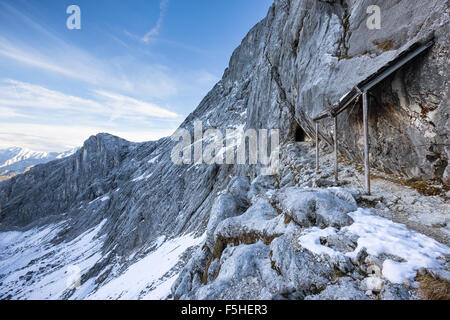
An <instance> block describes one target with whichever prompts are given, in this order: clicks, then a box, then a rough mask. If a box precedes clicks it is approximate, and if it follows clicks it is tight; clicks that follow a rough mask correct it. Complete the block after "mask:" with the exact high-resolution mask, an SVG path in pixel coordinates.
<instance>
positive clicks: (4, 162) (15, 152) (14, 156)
mask: <svg viewBox="0 0 450 320" xmlns="http://www.w3.org/2000/svg"><path fill="white" fill-rule="evenodd" d="M77 150H78V148H74V149H71V150H68V151H64V152H60V153H59V152H42V151H33V150H30V149H27V148H19V147H11V148H7V149H0V173H1V172H7V173H8V174H11V173H22V172H24V171H25V170H26V169H27V168H29V167H30V166H35V165H37V164H41V163H46V162H49V161H52V160H55V159H62V158H65V157H68V156H70V155H72V154H74V153H75V152H76V151H77Z"/></svg>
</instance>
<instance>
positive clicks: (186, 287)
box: [0, 0, 449, 299]
mask: <svg viewBox="0 0 450 320" xmlns="http://www.w3.org/2000/svg"><path fill="white" fill-rule="evenodd" d="M369 2H370V1H365V0H364V1H340V2H337V1H313V2H312V1H300V0H299V1H294V0H291V1H287V0H276V1H275V2H274V5H273V6H272V7H271V9H270V10H269V12H268V15H267V17H266V18H265V19H263V20H262V21H261V22H260V23H258V24H257V25H256V26H255V27H254V28H252V30H251V31H250V32H249V34H248V35H247V36H246V37H245V38H244V39H243V41H242V43H241V45H240V46H239V47H238V48H237V49H236V50H235V51H234V53H233V55H232V57H231V59H230V64H229V67H228V68H227V69H226V70H225V72H224V75H223V78H222V79H221V80H220V81H219V82H218V83H217V84H216V85H215V86H214V88H213V89H212V90H211V91H210V92H209V93H208V94H207V95H206V97H205V98H204V99H203V100H202V102H201V103H200V105H199V106H198V107H197V108H196V109H195V110H194V111H193V112H192V113H191V114H190V115H189V116H188V117H187V118H186V120H185V121H184V122H183V124H182V125H181V128H185V129H187V130H188V131H189V132H191V133H192V132H193V126H194V121H195V120H200V121H201V122H202V123H203V127H204V130H207V129H214V128H221V129H227V128H230V129H232V128H242V127H243V128H244V129H248V128H252V129H279V130H280V143H281V148H280V151H281V155H280V156H281V166H280V168H279V172H278V174H276V175H274V176H266V175H263V174H261V166H259V165H237V164H236V165H232V164H226V165H217V164H213V165H206V164H186V165H175V164H174V163H173V162H172V159H171V157H170V153H171V150H172V149H173V147H174V146H175V145H176V142H175V141H172V140H171V139H170V137H167V138H163V139H160V140H158V141H152V142H145V143H131V142H128V141H125V140H123V139H120V138H118V137H114V136H111V135H107V134H99V135H97V136H92V137H90V138H89V139H88V140H87V141H86V142H85V143H84V145H83V147H82V148H80V150H78V151H77V152H76V153H75V154H74V155H72V156H70V157H67V158H64V159H61V160H57V161H53V162H50V163H47V164H45V165H40V166H36V167H34V168H32V169H31V170H29V171H28V172H26V173H24V174H22V175H20V176H17V177H13V178H12V179H10V180H8V181H5V182H3V183H0V204H1V212H0V231H1V232H0V244H2V243H3V244H4V245H3V246H2V247H1V248H2V253H4V255H5V256H6V257H7V258H8V259H5V261H6V262H5V264H3V265H2V264H1V263H0V282H2V283H3V289H2V290H0V297H1V298H3V297H8V296H10V297H12V298H14V297H16V298H17V297H18V298H20V297H30V296H32V297H34V296H35V295H36V292H35V289H34V288H35V287H34V286H35V285H34V284H32V283H31V282H32V281H35V282H36V283H38V284H41V285H45V286H47V285H48V284H49V283H50V282H49V281H50V280H49V279H53V278H55V279H56V278H57V279H58V281H59V282H58V283H62V281H63V280H61V279H64V276H63V275H62V274H63V270H64V269H65V267H67V265H68V264H74V265H79V266H80V269H81V279H80V287H78V288H67V287H65V286H64V285H63V284H61V285H60V287H58V288H53V287H51V286H50V288H51V290H50V289H49V291H48V292H43V293H42V296H41V297H43V298H49V297H57V298H67V299H69V298H74V299H82V298H89V297H97V298H101V297H107V298H120V297H121V296H122V294H123V295H124V296H127V297H128V296H132V297H133V298H143V297H146V296H149V295H150V296H152V297H153V298H168V297H169V295H171V296H172V297H173V298H175V299H195V298H197V299H199V298H201V299H213V298H223V299H230V298H234V299H235V298H242V299H246V298H247V299H248V298H254V299H306V298H308V299H313V298H325V299H326V298H328V299H332V298H339V297H340V298H361V299H362V298H367V299H376V298H382V299H388V298H389V297H391V298H392V297H394V298H400V299H414V298H417V297H418V295H419V293H418V291H417V289H416V288H415V287H414V286H415V285H414V277H413V276H414V273H417V272H428V271H426V270H431V271H432V272H435V273H437V274H440V275H441V276H440V277H441V278H445V272H448V271H449V266H448V263H446V262H445V261H444V260H445V259H443V258H442V257H443V256H445V255H448V250H449V249H448V247H447V246H446V245H444V244H442V243H440V244H439V243H436V242H435V241H434V240H432V239H430V238H423V237H422V236H423V235H418V234H416V233H415V232H413V231H411V230H409V229H407V230H405V228H406V226H401V225H397V224H393V223H392V221H391V220H390V219H393V218H395V217H403V219H404V220H403V222H404V223H405V224H408V227H409V228H412V227H414V223H413V222H414V221H415V222H416V223H418V224H419V225H420V228H417V229H418V231H417V232H419V231H420V232H421V234H422V233H425V232H426V233H427V234H429V235H433V232H436V233H438V234H439V235H440V236H441V239H444V240H445V239H448V234H449V233H448V228H449V226H448V214H447V215H446V214H445V207H446V202H445V200H443V199H441V198H439V197H437V198H426V197H422V196H421V195H419V194H417V193H414V192H412V191H411V192H410V191H407V190H406V189H403V188H401V187H400V186H396V185H394V184H388V185H386V183H384V182H380V183H379V185H378V188H379V189H377V192H378V193H379V196H374V197H367V196H366V195H364V194H363V193H364V192H363V190H362V189H361V188H360V187H359V184H358V178H359V176H358V171H357V168H355V166H356V165H357V164H358V163H359V162H360V161H359V160H360V154H361V152H360V151H361V147H362V144H361V139H360V138H359V137H360V135H359V134H358V133H360V130H361V117H360V116H359V115H358V112H357V110H350V111H349V113H348V114H344V116H343V117H342V118H343V120H344V121H342V122H340V124H339V131H340V132H342V136H340V138H339V139H340V147H339V151H340V153H341V154H342V155H344V156H346V157H347V158H348V159H349V160H351V161H352V164H351V165H345V164H341V166H340V168H341V169H340V170H341V171H342V173H343V174H342V179H343V181H342V183H340V184H339V183H337V184H336V183H335V182H333V181H332V176H333V172H332V170H333V169H332V159H331V158H330V157H331V153H330V152H331V149H330V147H329V145H328V143H327V142H328V141H333V134H332V133H333V132H332V130H333V129H332V126H329V123H325V124H323V125H321V127H320V134H321V137H322V138H323V139H322V141H321V145H320V150H321V153H322V154H323V158H322V167H321V172H320V173H318V174H316V173H315V166H314V161H313V159H314V158H313V154H312V152H313V149H312V145H311V144H310V142H295V136H296V131H297V130H299V127H300V128H301V129H303V131H305V133H306V134H307V135H309V136H311V137H313V136H314V133H313V130H312V128H313V126H312V121H311V118H312V116H313V115H314V114H316V113H317V112H319V111H322V110H323V109H324V108H326V107H327V106H328V104H329V103H332V101H333V100H336V99H338V98H339V97H341V96H342V95H343V94H344V93H345V92H346V91H347V90H348V89H350V88H352V85H354V83H357V81H358V79H360V78H364V77H365V76H367V74H370V73H371V72H373V71H374V70H375V71H376V70H377V69H378V68H380V67H381V66H383V65H384V63H385V62H386V61H389V60H390V59H392V58H393V57H395V56H396V55H398V54H400V52H401V50H402V49H401V48H404V47H407V46H409V45H410V44H411V43H414V42H417V41H420V40H423V39H426V38H428V37H429V36H430V33H434V36H435V39H436V44H435V46H434V47H433V48H432V49H431V51H430V53H429V54H428V55H427V56H425V57H422V58H421V59H420V60H419V62H417V63H416V64H414V65H409V66H408V67H407V68H406V70H404V71H403V74H402V73H399V74H396V75H395V76H394V77H392V78H389V79H387V80H386V81H385V82H384V83H383V84H382V85H381V86H380V88H378V90H379V91H378V94H379V96H381V97H382V101H381V103H380V105H381V107H380V108H382V110H378V111H377V109H374V110H375V111H374V112H373V113H372V114H371V118H370V119H371V120H370V125H371V128H372V130H373V135H372V136H373V139H374V140H372V141H371V146H372V150H373V151H372V157H373V166H375V168H374V169H375V170H376V169H379V170H380V171H381V172H382V171H387V172H388V171H390V172H391V173H393V174H396V175H399V176H402V177H414V176H417V177H420V178H422V179H432V178H436V179H439V180H441V182H445V172H446V170H448V166H446V163H445V161H447V159H448V157H447V153H446V152H447V151H446V150H447V149H445V146H443V145H441V142H442V141H444V140H445V137H446V136H447V135H448V130H447V129H446V122H445V121H448V120H445V119H448V108H446V107H445V103H446V101H447V102H448V100H446V99H447V98H446V97H447V96H446V93H445V90H446V89H445V87H444V86H443V85H442V86H441V85H436V83H441V82H442V79H443V78H445V77H446V76H448V70H446V69H443V67H442V66H443V65H445V64H442V61H443V59H444V58H442V54H443V53H445V52H446V50H448V43H449V42H448V37H449V35H448V34H449V33H448V32H447V33H446V32H445V31H446V30H448V21H449V17H448V14H447V13H446V12H448V4H447V5H446V4H443V3H441V2H439V1H430V2H427V4H425V7H424V4H423V3H422V2H421V1H415V0H414V1H406V0H401V1H398V2H397V3H395V4H393V3H392V2H390V1H377V3H378V4H379V5H380V6H381V8H382V10H386V11H387V10H394V11H395V8H397V10H399V7H396V6H401V8H402V9H404V12H403V11H402V12H397V11H395V12H394V13H395V14H392V15H391V16H386V17H385V21H384V24H385V25H386V26H388V27H386V28H385V29H382V30H381V31H379V32H378V33H377V32H371V31H367V30H366V29H364V28H365V25H364V20H365V18H366V14H365V9H366V7H367V6H368V5H369V4H372V3H369ZM419 9H420V10H419ZM446 9H447V10H446ZM414 11H418V12H419V14H418V15H417V16H415V19H414V20H413V21H412V22H411V21H409V20H408V19H407V17H408V14H411V12H414ZM430 17H434V18H436V19H430ZM346 20H347V21H348V23H345V21H346ZM392 26H396V28H389V27H392ZM395 30H400V31H399V32H397V33H396V32H395ZM349 31H351V32H349ZM389 38H393V39H394V40H395V41H394V43H395V46H394V47H393V49H392V50H388V51H383V50H381V49H380V48H378V47H377V46H376V45H374V44H373V41H375V40H376V41H378V42H382V41H385V40H386V39H389ZM342 48H348V52H346V53H345V56H344V55H343V53H342ZM364 52H365V53H364ZM362 53H364V54H362ZM444 56H445V55H444ZM430 70H431V71H430ZM356 71H357V73H356V74H355V72H356ZM420 75H422V77H420ZM418 79H421V80H420V81H419V80H418ZM405 92H406V94H405ZM430 92H432V93H430ZM405 95H406V96H407V98H408V99H406V100H405V99H403V98H404V97H405ZM435 96H438V97H441V98H440V99H438V100H437V101H435V100H434V97H435ZM405 101H406V102H405ZM408 102H409V103H408ZM421 105H422V107H423V106H425V105H432V106H433V108H434V109H433V111H434V113H432V114H428V115H425V117H422V116H418V114H420V112H417V110H416V108H422V107H421ZM386 109H388V110H390V112H384V111H385V110H386ZM377 115H378V117H377ZM446 115H447V118H446V117H445V116H446ZM399 124H401V125H402V126H399ZM425 132H428V133H427V134H425ZM422 144H425V145H428V146H430V147H431V149H430V148H429V149H428V150H425V151H424V150H422V149H423V147H421V145H422ZM429 153H433V154H436V156H435V157H433V158H430V157H429V158H427V155H429ZM437 155H438V156H437ZM405 164H410V165H409V166H408V167H405ZM374 184H375V186H377V185H376V181H375V182H374ZM390 188H393V189H398V190H399V191H398V195H392V192H388V191H386V190H389V189H390ZM411 198H412V199H411ZM416 202H418V204H417V207H416V205H415V203H416ZM361 206H370V210H371V211H370V212H366V211H364V210H363V209H362V208H361ZM420 208H426V210H425V212H422V211H421V209H420ZM431 208H434V209H431ZM408 210H409V211H408ZM419 213H420V214H419ZM382 217H383V220H381V219H382ZM363 218H366V219H367V220H368V221H374V222H377V223H378V224H377V226H378V227H379V229H376V230H373V232H368V233H365V232H363V231H362V230H371V229H370V226H367V225H364V223H363V222H361V220H364V219H363ZM378 218H380V220H378ZM368 228H369V229H368ZM321 230H326V231H321ZM400 231H401V232H400ZM431 231H432V232H431ZM11 232H13V233H11ZM15 232H17V233H15ZM322 232H325V233H322ZM377 232H382V234H385V235H388V234H390V233H389V232H391V233H392V234H398V235H401V236H399V238H395V240H398V241H399V242H400V243H404V241H406V243H408V241H410V244H411V247H412V248H418V245H417V242H418V241H417V239H422V240H423V241H424V243H426V244H427V248H431V249H430V250H429V252H433V250H434V251H435V252H436V253H439V254H437V256H429V255H428V253H427V252H423V250H419V253H418V254H420V255H419V256H418V257H419V258H418V259H417V260H415V261H412V262H411V261H409V256H408V254H406V253H410V252H411V251H409V247H408V246H407V245H405V246H403V247H401V250H398V251H389V250H388V249H386V248H388V247H389V246H385V247H383V248H374V247H373V246H368V244H370V243H377V241H378V243H383V242H380V241H381V240H382V239H374V238H373V235H374V234H377ZM16 237H18V238H20V239H23V241H24V244H25V246H26V250H27V252H28V255H27V256H26V257H23V259H19V260H20V262H21V263H20V264H19V263H18V265H17V270H16V269H14V268H13V267H11V266H6V263H7V262H8V261H15V259H17V257H18V254H19V253H20V252H21V250H22V249H21V247H20V246H16V245H14V244H13V243H12V240H11V239H15V238H16ZM402 237H404V238H402ZM27 239H37V240H36V243H38V244H37V245H33V244H32V243H31V241H26V240H27ZM405 239H409V240H405ZM411 239H412V240H411ZM183 241H186V245H185V246H183V247H182V248H183V250H179V251H177V250H175V248H179V247H180V243H182V242H183ZM77 242H81V243H89V244H90V245H89V246H86V249H85V251H83V248H80V247H78V246H77V245H76V244H77ZM419 242H420V241H419ZM441 242H445V241H441ZM40 243H41V244H42V246H43V247H45V248H48V251H46V252H45V254H43V255H42V254H38V253H36V252H37V251H38V249H39V248H40V247H39V244H40ZM64 244H67V245H68V246H69V247H70V250H68V251H67V253H65V252H64V249H63V248H64ZM364 244H365V246H366V247H367V248H365V250H364V248H363V247H364ZM171 252H173V255H170V254H169V253H171ZM166 254H167V255H168V256H169V258H168V259H169V260H170V263H167V264H166V266H167V270H158V268H157V266H158V265H159V263H160V261H159V260H158V259H162V258H161V257H163V256H164V255H166ZM414 257H417V256H414ZM144 259H145V260H144ZM140 261H144V262H145V263H141V264H140V263H139V262H140ZM417 261H420V263H417ZM443 261H444V262H443ZM41 265H43V266H45V265H49V267H48V268H45V267H43V269H40V268H41V267H40V266H41ZM374 268H375V269H376V268H378V269H376V276H377V277H376V279H375V278H373V277H372V275H371V273H370V270H374ZM20 270H26V271H27V272H30V274H29V275H28V276H24V275H22V273H24V272H23V271H20ZM336 270H337V271H336ZM147 272H148V273H147ZM383 272H384V273H383ZM25 274H27V273H26V272H25ZM138 274H139V275H142V276H138ZM125 275H126V276H125ZM395 275H397V276H395ZM121 276H124V277H125V278H126V279H130V277H131V279H136V282H133V283H130V286H129V287H122V286H121V285H119V284H120V279H122V278H121ZM146 276H148V278H146ZM21 277H22V278H21ZM115 279H118V280H117V281H115ZM374 279H375V280H374ZM64 280H65V279H64ZM399 280H401V281H403V280H404V281H405V282H408V283H410V284H411V285H410V286H407V285H404V284H402V283H401V281H400V283H398V281H399ZM374 283H375V284H376V285H375V286H374ZM378 284H379V286H378ZM102 288H109V289H108V290H106V289H103V290H102ZM115 290H118V291H115ZM131 292H133V294H131ZM152 293H153V295H152ZM156 293H158V294H156ZM128 294H130V295H128Z"/></svg>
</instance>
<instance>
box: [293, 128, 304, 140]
mask: <svg viewBox="0 0 450 320" xmlns="http://www.w3.org/2000/svg"><path fill="white" fill-rule="evenodd" d="M305 140H306V133H305V131H304V130H303V129H302V127H300V126H297V127H296V128H295V141H296V142H303V141H305Z"/></svg>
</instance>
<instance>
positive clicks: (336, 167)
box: [334, 117, 339, 182]
mask: <svg viewBox="0 0 450 320" xmlns="http://www.w3.org/2000/svg"><path fill="white" fill-rule="evenodd" d="M337 131H338V120H337V117H334V180H335V181H336V182H338V181H339V172H338V170H339V165H338V150H337V136H338V134H337Z"/></svg>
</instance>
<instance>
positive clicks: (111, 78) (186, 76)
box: [0, 0, 272, 151]
mask: <svg viewBox="0 0 450 320" xmlns="http://www.w3.org/2000/svg"><path fill="white" fill-rule="evenodd" d="M271 3H272V0H189V1H187V0H128V1H123V0H95V1H92V0H70V1H66V0H39V1H36V0H28V1H25V0H0V148H6V147H11V146H19V147H27V148H30V149H33V150H37V151H63V150H67V149H70V148H72V147H75V146H79V145H81V144H82V143H83V141H84V140H86V139H87V138H88V137H89V136H90V135H92V134H97V133H99V132H108V133H112V134H115V135H118V136H121V137H123V138H125V139H128V140H131V141H148V140H154V139H158V138H161V137H163V136H168V135H170V134H171V133H172V132H173V131H174V130H175V129H176V127H177V126H178V125H179V124H180V123H181V122H182V121H183V119H184V118H185V117H186V116H187V115H188V114H189V113H190V112H191V111H192V110H193V109H194V108H195V107H196V106H197V105H198V103H199V102H200V101H201V99H202V98H203V96H204V95H205V94H206V93H207V92H208V91H209V90H210V89H211V88H212V87H213V85H214V84H215V83H216V82H217V81H218V80H219V79H220V77H221V76H222V73H223V70H224V69H225V68H226V66H227V65H228V61H229V58H230V56H231V53H232V52H233V50H234V48H236V46H238V45H239V43H240V41H241V40H242V38H243V37H244V36H245V34H246V33H247V32H248V31H249V30H250V28H251V27H252V26H253V25H254V24H255V23H257V22H258V21H259V20H261V19H262V18H263V17H264V16H265V15H266V13H267V10H268V8H269V7H270V4H271ZM72 4H76V5H78V6H79V7H80V9H81V29H80V30H69V29H68V28H67V27H66V20H67V18H68V17H69V14H67V13H66V9H67V7H68V6H69V5H72Z"/></svg>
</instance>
